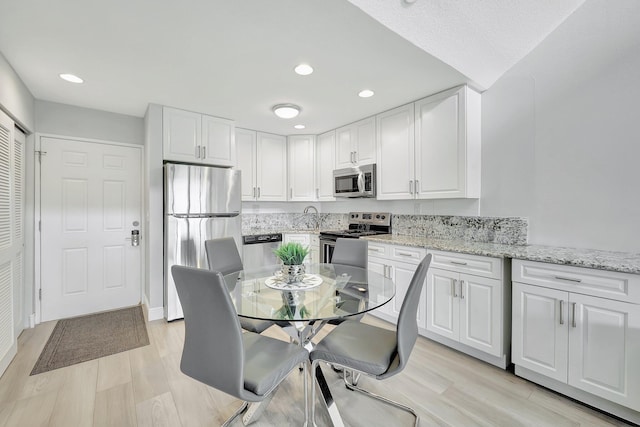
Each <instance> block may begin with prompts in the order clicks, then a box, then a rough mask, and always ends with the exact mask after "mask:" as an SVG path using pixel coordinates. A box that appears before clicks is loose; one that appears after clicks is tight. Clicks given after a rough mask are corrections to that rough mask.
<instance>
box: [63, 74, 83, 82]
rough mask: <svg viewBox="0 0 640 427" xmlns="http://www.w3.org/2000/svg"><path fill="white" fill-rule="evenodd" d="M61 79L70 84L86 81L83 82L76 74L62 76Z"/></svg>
mask: <svg viewBox="0 0 640 427" xmlns="http://www.w3.org/2000/svg"><path fill="white" fill-rule="evenodd" d="M60 78H61V79H62V80H66V81H68V82H71V83H83V82H84V80H82V79H81V78H80V77H78V76H76V75H75V74H64V73H63V74H60Z"/></svg>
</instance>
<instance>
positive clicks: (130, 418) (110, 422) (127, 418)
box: [93, 383, 137, 427]
mask: <svg viewBox="0 0 640 427" xmlns="http://www.w3.org/2000/svg"><path fill="white" fill-rule="evenodd" d="M136 423H137V421H136V407H135V403H134V402H133V388H132V387H131V383H126V384H120V385H117V386H115V387H111V388H109V389H107V390H103V391H100V392H98V393H96V403H95V411H94V413H93V425H94V427H103V426H104V427H127V426H132V427H135V425H136Z"/></svg>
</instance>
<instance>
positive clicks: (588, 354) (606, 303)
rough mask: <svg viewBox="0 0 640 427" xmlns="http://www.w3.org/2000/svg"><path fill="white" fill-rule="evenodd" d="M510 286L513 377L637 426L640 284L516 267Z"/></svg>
mask: <svg viewBox="0 0 640 427" xmlns="http://www.w3.org/2000/svg"><path fill="white" fill-rule="evenodd" d="M513 280H514V283H513V350H512V360H513V363H514V364H515V365H516V374H518V375H520V376H523V377H525V378H528V379H531V380H532V381H535V382H541V378H549V379H551V380H554V381H555V383H554V382H550V383H545V384H544V385H545V386H547V387H550V388H556V389H558V390H559V391H561V392H563V393H565V394H569V395H571V396H572V397H575V398H576V399H578V400H583V401H586V403H589V404H591V405H594V406H596V407H599V408H601V409H604V410H606V411H609V412H612V413H614V414H616V415H619V416H622V417H624V418H628V419H632V420H633V421H634V422H638V420H640V413H638V412H637V411H640V362H639V361H640V295H638V291H637V290H640V289H638V287H640V276H636V275H631V274H623V273H615V272H607V271H597V270H588V269H583V268H577V267H567V266H561V265H552V264H545V263H538V262H533V261H518V260H516V261H514V264H513ZM527 282H529V283H527ZM541 285H543V286H541ZM634 288H635V289H634ZM603 293H604V294H606V295H607V296H608V298H605V297H603V296H600V295H601V294H603ZM540 376H542V377H540ZM566 385H568V386H569V387H568V388H567V387H566ZM573 389H577V390H580V391H582V392H586V393H588V394H586V393H580V392H575V393H573V391H572V390H573ZM589 395H593V396H597V397H598V398H601V399H604V400H605V401H601V400H597V399H596V400H591V398H590V396H589ZM606 401H608V402H613V403H615V404H616V405H621V406H622V407H625V408H630V409H632V410H633V411H636V412H635V416H634V414H631V415H630V414H629V413H626V412H625V411H624V410H621V409H620V408H619V407H617V406H607V402H606Z"/></svg>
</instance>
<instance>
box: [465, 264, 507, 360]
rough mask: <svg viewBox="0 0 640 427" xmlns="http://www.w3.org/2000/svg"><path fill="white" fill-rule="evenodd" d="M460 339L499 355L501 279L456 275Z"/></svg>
mask: <svg viewBox="0 0 640 427" xmlns="http://www.w3.org/2000/svg"><path fill="white" fill-rule="evenodd" d="M459 289H460V294H459V297H460V299H459V302H460V342H461V343H463V344H466V345H468V346H470V347H474V348H477V349H478V350H482V351H484V352H485V353H489V354H493V355H494V356H501V355H502V282H501V281H500V280H496V279H488V278H486V277H479V276H471V275H468V274H461V275H460V287H459Z"/></svg>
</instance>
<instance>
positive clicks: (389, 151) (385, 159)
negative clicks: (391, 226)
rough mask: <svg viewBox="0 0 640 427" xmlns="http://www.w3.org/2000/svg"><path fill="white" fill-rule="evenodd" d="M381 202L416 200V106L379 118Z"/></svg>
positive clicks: (406, 107) (398, 109) (379, 192)
mask: <svg viewBox="0 0 640 427" xmlns="http://www.w3.org/2000/svg"><path fill="white" fill-rule="evenodd" d="M376 132H377V136H378V156H377V158H378V161H377V188H376V197H377V198H378V200H398V199H412V198H413V197H414V194H413V189H414V182H413V180H414V155H413V146H414V131H413V104H409V105H404V106H402V107H399V108H395V109H393V110H390V111H387V112H385V113H382V114H378V116H376Z"/></svg>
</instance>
